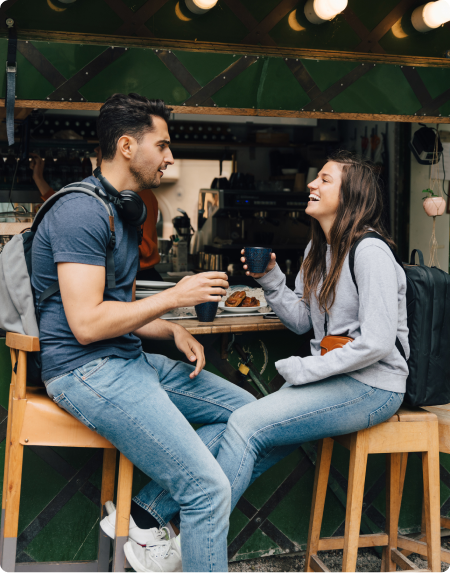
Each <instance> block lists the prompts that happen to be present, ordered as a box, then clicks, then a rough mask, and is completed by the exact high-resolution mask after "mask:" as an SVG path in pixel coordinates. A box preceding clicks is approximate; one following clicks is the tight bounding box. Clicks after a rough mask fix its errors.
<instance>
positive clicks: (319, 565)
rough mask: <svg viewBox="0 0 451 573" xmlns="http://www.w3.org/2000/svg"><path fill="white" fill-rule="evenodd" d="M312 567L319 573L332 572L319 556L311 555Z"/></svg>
mask: <svg viewBox="0 0 451 573" xmlns="http://www.w3.org/2000/svg"><path fill="white" fill-rule="evenodd" d="M310 567H311V568H312V569H313V571H318V572H319V573H320V572H321V571H330V569H328V568H327V567H326V565H325V564H324V563H323V561H321V559H320V558H319V557H318V555H311V557H310Z"/></svg>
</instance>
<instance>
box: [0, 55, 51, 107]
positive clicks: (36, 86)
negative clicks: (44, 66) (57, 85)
mask: <svg viewBox="0 0 451 573" xmlns="http://www.w3.org/2000/svg"><path fill="white" fill-rule="evenodd" d="M4 86H5V84H4ZM30 88H32V90H33V98H32V99H40V100H44V99H46V97H47V96H48V94H49V93H51V92H52V91H53V86H52V84H51V83H50V82H48V81H47V80H46V79H45V78H44V77H43V76H42V75H41V74H40V73H39V72H38V70H37V69H36V68H35V67H34V66H32V65H31V64H30V62H29V61H28V60H27V59H25V58H24V57H23V56H22V54H19V53H18V54H17V76H16V94H17V97H18V98H26V97H27V96H26V95H25V94H27V92H29V90H30ZM2 97H4V95H3V96H2ZM30 99H31V98H30Z"/></svg>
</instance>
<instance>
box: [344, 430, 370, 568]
mask: <svg viewBox="0 0 451 573" xmlns="http://www.w3.org/2000/svg"><path fill="white" fill-rule="evenodd" d="M350 445H351V448H350V449H351V459H350V462H349V479H348V496H347V497H348V498H347V502H346V524H345V538H344V550H343V568H342V570H343V571H348V572H350V571H355V568H356V564H357V551H358V548H359V535H360V521H361V518H362V503H363V490H364V487H365V474H366V463H367V459H368V432H367V431H366V430H361V431H360V432H355V433H354V434H351V444H350Z"/></svg>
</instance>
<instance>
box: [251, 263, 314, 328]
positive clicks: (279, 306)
mask: <svg viewBox="0 0 451 573" xmlns="http://www.w3.org/2000/svg"><path fill="white" fill-rule="evenodd" d="M256 280H257V282H258V283H259V284H260V285H261V286H262V287H263V289H264V291H265V298H266V300H267V302H268V304H269V305H270V306H271V308H272V309H273V311H274V312H275V313H276V314H277V316H278V317H279V318H280V320H281V321H282V322H283V323H284V325H285V326H286V327H287V328H289V329H290V330H292V331H293V332H295V333H296V334H304V333H305V332H307V331H309V330H310V329H311V328H312V321H311V319H310V307H309V305H308V304H307V303H306V302H305V301H303V300H301V299H302V294H303V290H304V284H303V278H302V274H298V276H297V277H296V283H295V289H294V292H293V291H292V290H290V289H289V288H288V287H287V286H286V281H287V279H286V276H285V275H284V273H283V272H282V271H281V270H280V267H279V265H277V264H276V265H275V267H274V268H273V269H272V270H271V271H270V272H269V273H267V274H265V275H263V276H262V277H261V278H258V279H256Z"/></svg>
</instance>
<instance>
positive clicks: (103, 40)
mask: <svg viewBox="0 0 451 573" xmlns="http://www.w3.org/2000/svg"><path fill="white" fill-rule="evenodd" d="M17 35H18V39H19V40H29V41H42V42H55V43H64V44H89V45H101V46H105V47H108V46H123V47H126V48H150V49H155V48H157V49H168V50H181V51H185V52H210V53H211V52H213V53H222V54H236V55H255V56H260V57H264V56H267V57H274V58H302V59H307V60H338V61H353V62H370V63H375V64H377V63H379V64H398V65H406V66H409V65H410V66H416V67H428V68H449V67H450V61H449V58H429V57H423V56H405V55H393V54H373V53H371V54H370V53H362V52H345V51H343V52H341V51H338V50H311V49H304V48H284V47H280V46H256V45H252V44H221V43H214V42H192V41H187V40H169V39H160V38H143V37H124V36H107V35H97V34H80V33H74V32H49V31H47V30H20V29H19V30H18V34H17ZM0 38H5V39H6V38H7V33H6V32H0Z"/></svg>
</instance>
